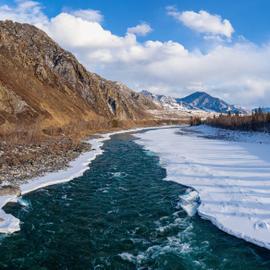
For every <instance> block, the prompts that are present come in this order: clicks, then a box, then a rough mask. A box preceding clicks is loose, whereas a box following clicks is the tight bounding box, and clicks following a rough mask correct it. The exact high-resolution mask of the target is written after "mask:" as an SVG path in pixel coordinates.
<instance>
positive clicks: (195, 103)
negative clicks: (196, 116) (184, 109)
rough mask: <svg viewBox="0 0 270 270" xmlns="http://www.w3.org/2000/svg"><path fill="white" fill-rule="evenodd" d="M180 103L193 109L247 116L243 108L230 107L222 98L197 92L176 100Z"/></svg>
mask: <svg viewBox="0 0 270 270" xmlns="http://www.w3.org/2000/svg"><path fill="white" fill-rule="evenodd" d="M176 101H177V102H178V103H181V102H184V103H186V104H189V105H190V106H192V107H195V108H198V109H201V110H204V111H208V112H217V113H229V112H231V113H239V114H246V111H245V110H244V109H242V108H239V107H236V106H234V105H230V104H228V103H227V102H225V101H224V100H222V99H220V98H216V97H213V96H211V95H209V94H207V93H205V92H195V93H193V94H191V95H188V96H186V97H184V98H178V99H176Z"/></svg>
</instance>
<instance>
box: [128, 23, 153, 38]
mask: <svg viewBox="0 0 270 270" xmlns="http://www.w3.org/2000/svg"><path fill="white" fill-rule="evenodd" d="M152 31H153V29H152V28H151V26H150V25H149V24H147V23H141V24H138V25H136V26H134V27H129V28H128V33H131V34H135V35H139V36H146V35H147V34H149V33H150V32H152Z"/></svg>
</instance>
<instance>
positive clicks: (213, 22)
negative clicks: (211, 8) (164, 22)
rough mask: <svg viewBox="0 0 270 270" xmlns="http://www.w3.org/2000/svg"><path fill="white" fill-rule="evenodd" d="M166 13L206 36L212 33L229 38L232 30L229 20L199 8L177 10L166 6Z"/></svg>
mask: <svg viewBox="0 0 270 270" xmlns="http://www.w3.org/2000/svg"><path fill="white" fill-rule="evenodd" d="M167 13H168V15H170V16H172V17H174V18H175V19H176V20H178V21H180V22H181V23H183V24H184V25H185V26H186V27H188V28H190V29H192V30H194V31H197V32H199V33H203V34H206V35H208V36H209V35H214V36H224V37H226V38H231V36H232V34H233V32H234V29H233V27H232V25H231V23H230V21H229V20H227V19H224V20H222V18H221V17H220V16H219V15H212V14H210V13H208V12H207V11H204V10H200V11H199V12H194V11H183V12H179V11H177V9H176V8H175V7H167Z"/></svg>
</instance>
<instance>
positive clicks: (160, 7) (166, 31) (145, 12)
mask: <svg viewBox="0 0 270 270" xmlns="http://www.w3.org/2000/svg"><path fill="white" fill-rule="evenodd" d="M1 2H2V3H6V4H14V1H0V3H1ZM39 2H40V3H42V5H43V7H44V12H45V13H46V14H47V15H48V16H49V17H53V16H56V15H57V14H59V13H60V12H61V11H63V10H64V11H65V10H76V9H89V8H90V9H95V10H100V11H101V12H102V14H104V17H105V20H104V22H103V25H104V26H105V27H106V28H109V29H110V30H111V31H112V32H113V33H115V34H118V35H123V34H124V33H125V31H126V28H127V27H129V26H133V25H136V24H137V23H138V22H148V23H150V24H151V25H152V27H153V29H154V30H155V31H153V32H152V33H151V35H150V36H149V38H152V39H158V40H163V41H166V40H169V39H173V40H176V41H179V42H181V43H184V44H186V45H187V46H196V45H197V43H196V42H200V41H201V40H200V39H199V37H198V36H197V37H196V36H194V33H192V32H191V31H190V30H189V29H187V28H186V27H184V26H182V25H180V24H177V23H176V22H175V21H173V20H172V19H171V18H169V17H167V16H166V10H165V7H166V6H169V5H170V6H171V5H173V6H176V7H177V8H178V9H179V10H195V11H199V10H206V11H208V12H209V13H212V14H219V15H220V16H221V17H223V18H227V19H229V20H230V21H231V22H232V23H233V25H234V28H235V31H236V33H237V34H238V35H243V36H244V37H245V38H247V39H248V40H251V41H253V42H256V43H262V42H265V41H268V40H269V38H270V28H269V25H270V16H269V10H270V1H268V0H259V1H252V0H237V1H235V0H223V1H222V0H221V1H216V0H202V1H198V0H180V1H179V0H172V1H168V0H125V1H123V0H90V1H83V0H76V1H74V0H66V1H56V0H55V1H44V0H43V1H39Z"/></svg>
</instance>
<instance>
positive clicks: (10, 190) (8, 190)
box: [0, 185, 21, 196]
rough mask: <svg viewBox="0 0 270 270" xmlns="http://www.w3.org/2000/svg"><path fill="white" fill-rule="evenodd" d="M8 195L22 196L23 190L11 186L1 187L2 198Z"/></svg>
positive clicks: (0, 194)
mask: <svg viewBox="0 0 270 270" xmlns="http://www.w3.org/2000/svg"><path fill="white" fill-rule="evenodd" d="M6 195H16V196H20V195H21V190H20V188H19V187H16V186H11V185H7V186H2V187H0V196H6Z"/></svg>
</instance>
